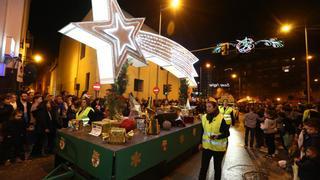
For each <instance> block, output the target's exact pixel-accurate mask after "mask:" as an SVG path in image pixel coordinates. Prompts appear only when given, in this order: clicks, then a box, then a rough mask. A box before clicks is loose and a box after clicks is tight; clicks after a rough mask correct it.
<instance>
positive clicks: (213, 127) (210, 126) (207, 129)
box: [201, 114, 228, 151]
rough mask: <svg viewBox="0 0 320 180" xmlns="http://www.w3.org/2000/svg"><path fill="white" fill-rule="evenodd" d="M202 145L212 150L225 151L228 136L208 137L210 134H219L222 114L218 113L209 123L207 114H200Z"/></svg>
mask: <svg viewBox="0 0 320 180" xmlns="http://www.w3.org/2000/svg"><path fill="white" fill-rule="evenodd" d="M201 120H202V127H203V130H204V131H203V135H202V147H203V148H204V149H210V150H212V151H227V144H228V138H222V139H210V137H211V136H212V135H220V134H221V132H220V126H221V122H222V120H223V115H222V114H219V115H217V116H216V117H214V118H213V120H212V122H211V123H209V121H208V120H207V115H206V114H205V115H203V116H202V119H201Z"/></svg>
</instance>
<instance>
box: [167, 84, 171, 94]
mask: <svg viewBox="0 0 320 180" xmlns="http://www.w3.org/2000/svg"><path fill="white" fill-rule="evenodd" d="M167 91H168V93H169V92H171V84H167Z"/></svg>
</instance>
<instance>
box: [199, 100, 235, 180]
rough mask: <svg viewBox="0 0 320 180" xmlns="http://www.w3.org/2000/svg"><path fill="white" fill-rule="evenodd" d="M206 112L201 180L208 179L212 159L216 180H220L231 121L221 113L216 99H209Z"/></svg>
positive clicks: (203, 120)
mask: <svg viewBox="0 0 320 180" xmlns="http://www.w3.org/2000/svg"><path fill="white" fill-rule="evenodd" d="M206 110H207V114H204V115H203V116H202V118H201V121H202V127H203V135H202V144H200V145H199V149H202V150H203V151H202V159H201V169H200V173H199V180H204V179H206V176H207V171H208V168H209V163H210V160H211V158H212V157H213V162H214V171H215V172H214V174H215V176H214V179H215V180H220V179H221V170H222V160H223V157H224V155H225V153H226V151H227V147H228V137H229V135H230V132H229V128H230V124H231V121H226V120H225V119H224V115H223V114H221V113H219V109H218V105H217V101H216V100H215V99H214V98H209V100H208V102H207V103H206Z"/></svg>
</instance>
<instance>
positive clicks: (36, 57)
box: [33, 54, 43, 63]
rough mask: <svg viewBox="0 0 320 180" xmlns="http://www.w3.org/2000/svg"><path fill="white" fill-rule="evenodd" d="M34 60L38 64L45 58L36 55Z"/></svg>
mask: <svg viewBox="0 0 320 180" xmlns="http://www.w3.org/2000/svg"><path fill="white" fill-rule="evenodd" d="M33 60H34V61H35V62H36V63H40V62H41V61H42V60H43V58H42V56H41V55H39V54H36V55H34V56H33Z"/></svg>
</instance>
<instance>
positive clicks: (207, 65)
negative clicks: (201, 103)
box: [199, 62, 215, 96]
mask: <svg viewBox="0 0 320 180" xmlns="http://www.w3.org/2000/svg"><path fill="white" fill-rule="evenodd" d="M204 67H205V68H206V69H207V70H208V73H207V81H209V69H210V68H211V64H210V63H208V62H207V63H206V64H205V66H204ZM213 67H215V66H213ZM209 84H210V83H209V82H208V86H209ZM202 88H203V86H202V65H200V88H199V89H200V90H201V93H203V92H202V90H203V89H202ZM207 89H208V87H207V88H206V96H208V90H207Z"/></svg>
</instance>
